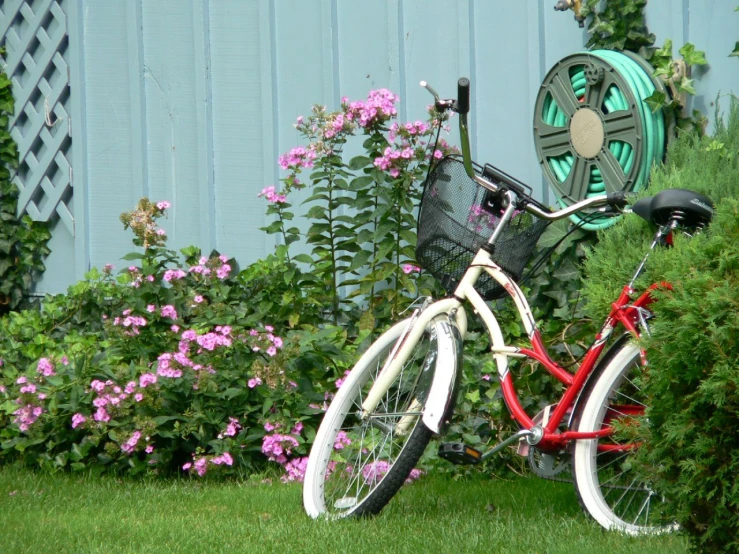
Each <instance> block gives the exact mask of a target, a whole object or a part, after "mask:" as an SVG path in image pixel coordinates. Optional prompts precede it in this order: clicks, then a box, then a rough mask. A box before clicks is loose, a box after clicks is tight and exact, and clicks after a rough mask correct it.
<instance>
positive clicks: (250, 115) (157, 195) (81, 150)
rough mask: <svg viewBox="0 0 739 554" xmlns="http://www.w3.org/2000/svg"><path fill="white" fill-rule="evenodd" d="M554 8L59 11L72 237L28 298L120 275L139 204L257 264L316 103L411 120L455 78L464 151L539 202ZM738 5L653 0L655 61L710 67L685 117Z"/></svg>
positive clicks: (733, 28)
mask: <svg viewBox="0 0 739 554" xmlns="http://www.w3.org/2000/svg"><path fill="white" fill-rule="evenodd" d="M14 3H17V0H14V2H12V3H10V4H7V5H8V6H10V5H11V4H13V5H14ZM553 5H554V0H542V1H539V2H533V1H530V0H529V1H526V2H523V1H520V2H499V1H496V2H492V1H489V0H385V1H375V2H366V1H365V0H300V1H297V0H177V1H161V0H106V1H105V2H101V1H99V0H75V1H74V2H67V4H66V6H67V11H68V13H67V20H68V26H69V36H70V60H71V62H70V63H71V64H72V65H71V67H70V78H71V83H72V85H71V90H72V97H73V111H74V113H73V114H72V122H71V124H72V129H73V165H74V217H75V234H74V236H71V235H69V234H67V235H64V234H63V231H64V229H62V228H61V227H62V226H57V227H58V229H55V232H54V238H53V239H52V250H53V251H52V254H51V256H50V257H49V259H48V260H47V265H48V267H49V271H48V272H47V274H46V275H45V276H44V278H43V280H42V282H41V284H40V286H39V290H41V291H51V292H55V291H60V290H63V289H64V288H65V287H66V286H68V285H69V284H70V283H71V282H72V281H73V280H75V279H77V278H80V277H82V274H83V273H84V271H85V270H86V269H87V268H89V267H90V266H101V265H103V264H105V263H113V264H116V265H118V266H121V265H123V262H121V261H120V258H121V256H122V255H124V254H125V253H126V252H128V251H129V250H130V247H131V242H130V233H124V232H123V230H122V226H121V224H120V223H119V221H118V216H119V214H120V213H121V212H123V211H125V210H130V209H131V208H132V207H133V206H134V205H135V203H136V202H137V200H138V199H139V198H140V197H141V196H144V195H147V196H150V197H151V198H152V199H156V200H159V199H167V200H170V201H171V202H172V203H173V209H172V210H171V213H170V216H169V219H168V220H166V221H165V222H164V228H165V229H166V231H167V233H168V235H169V237H170V239H171V245H172V246H174V247H178V248H179V247H183V246H186V245H190V244H196V245H198V246H200V247H201V248H202V249H203V250H204V251H206V252H207V251H210V250H211V249H217V250H219V251H220V252H222V253H226V254H229V255H233V256H236V257H237V259H238V260H239V261H240V262H241V265H242V266H243V265H246V264H248V263H251V262H253V261H255V260H257V259H259V258H261V257H264V256H265V255H267V254H268V253H270V252H272V251H273V249H274V247H275V240H276V238H275V237H273V236H268V235H266V234H264V233H263V232H261V231H259V228H260V227H262V226H264V225H265V224H267V223H268V222H267V221H266V219H265V215H264V211H265V203H264V200H262V199H260V198H257V194H258V193H259V191H260V190H261V189H262V188H263V187H265V186H268V185H271V184H276V183H277V181H278V179H279V178H280V175H281V171H280V169H279V168H278V167H277V164H276V158H277V156H278V155H279V154H280V153H282V152H284V151H286V150H289V149H290V148H292V147H293V146H295V145H296V144H298V142H299V137H298V135H297V132H296V131H295V129H294V128H293V123H294V121H295V118H296V117H297V116H299V115H304V114H306V113H308V111H309V110H310V107H311V105H312V104H323V105H326V106H327V107H328V108H329V109H335V108H336V107H338V105H339V102H340V98H341V97H342V96H348V97H349V98H351V99H361V98H364V97H365V96H366V94H367V92H368V91H369V90H371V89H376V88H381V87H385V88H389V89H391V90H393V91H395V92H397V93H398V94H399V95H400V97H401V102H400V105H399V111H400V115H401V119H403V120H406V119H408V120H415V119H420V118H423V117H424V116H425V108H426V106H427V105H428V104H429V103H430V101H431V98H430V97H429V96H428V94H427V93H426V92H425V91H424V90H423V89H421V88H420V87H419V86H418V82H419V81H420V80H422V79H423V80H426V81H428V82H430V83H432V84H433V85H434V86H435V87H436V88H437V90H439V92H440V93H441V94H442V95H445V96H452V95H454V94H455V93H456V80H457V78H458V77H459V76H462V75H465V76H470V77H471V78H472V87H473V88H472V92H473V102H474V104H473V113H472V118H471V128H472V133H473V137H472V139H473V141H472V147H473V152H474V153H475V154H476V156H477V157H478V158H479V159H481V160H483V161H490V162H492V163H494V164H496V165H498V166H500V167H501V168H502V169H505V170H506V171H508V172H510V173H512V174H514V175H516V176H518V177H519V178H521V179H522V180H524V181H526V182H528V183H529V184H531V185H532V187H533V188H534V190H535V192H536V194H537V196H539V197H540V198H543V199H544V200H548V191H547V189H546V186H545V184H544V181H543V178H542V175H541V172H540V170H539V166H538V160H537V159H536V154H535V151H534V143H533V137H532V119H533V107H534V103H535V100H536V95H537V92H538V90H539V87H540V84H541V81H542V79H543V77H544V75H545V74H546V72H547V71H548V70H549V68H550V67H551V66H552V65H553V64H554V63H556V62H557V61H558V60H560V59H561V58H562V57H564V56H566V55H568V54H571V53H574V52H578V51H581V50H583V48H584V44H585V42H586V41H587V34H586V32H585V30H583V29H580V28H579V27H578V26H577V24H576V23H575V22H574V21H573V19H572V14H571V13H566V14H561V13H558V12H555V11H554V10H553ZM735 5H736V1H735V0H679V1H677V0H650V2H649V4H648V6H647V18H648V24H649V27H650V29H651V30H652V31H653V32H654V33H655V34H656V35H657V41H658V44H662V42H663V41H664V40H665V39H666V38H668V37H669V38H672V39H673V41H674V43H675V45H676V47H679V46H680V45H681V44H683V43H684V42H685V41H690V42H693V43H694V44H695V45H696V47H697V48H698V49H701V50H705V51H706V52H707V57H708V59H709V61H710V63H711V66H710V67H709V68H708V69H707V71H703V72H701V73H700V74H697V75H695V76H694V77H696V88H697V90H698V95H697V97H696V98H695V99H694V100H693V106H692V107H695V108H697V109H699V110H701V111H703V112H704V113H710V112H712V110H713V106H712V103H713V101H714V100H715V98H716V95H717V94H718V92H719V91H721V92H723V93H726V92H729V91H732V90H733V91H734V92H735V93H736V92H737V91H739V62H737V60H736V59H732V58H728V54H729V52H730V51H731V49H732V48H733V45H734V41H736V39H737V38H739V35H737V29H739V14H737V13H734V11H733V10H734V7H735ZM0 23H3V24H5V23H7V22H3V21H0ZM2 28H5V27H3V26H2V25H0V29H2ZM8 48H9V49H12V44H9V45H8ZM9 54H10V52H9ZM452 136H453V137H454V136H455V131H454V130H453V133H452ZM350 153H353V152H351V151H350ZM308 194H309V193H308V192H307V191H304V192H303V193H301V194H298V195H296V198H294V199H293V200H294V201H295V200H297V202H295V203H296V204H299V202H300V200H301V199H302V198H305V197H307V195H308ZM297 209H298V210H299V209H300V208H299V207H297Z"/></svg>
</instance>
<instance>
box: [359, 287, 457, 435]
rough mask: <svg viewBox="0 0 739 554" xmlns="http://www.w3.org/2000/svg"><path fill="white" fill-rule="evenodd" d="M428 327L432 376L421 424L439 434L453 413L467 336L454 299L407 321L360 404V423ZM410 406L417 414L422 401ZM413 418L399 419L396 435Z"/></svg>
mask: <svg viewBox="0 0 739 554" xmlns="http://www.w3.org/2000/svg"><path fill="white" fill-rule="evenodd" d="M430 325H433V326H434V330H435V332H436V345H435V349H436V357H435V360H434V361H433V365H434V367H433V368H431V369H430V371H432V372H433V376H432V379H431V386H430V387H429V391H428V396H427V398H426V401H425V406H424V407H423V413H422V420H423V423H424V425H426V427H428V428H429V429H430V430H431V431H433V432H434V433H441V432H442V429H443V428H444V427H445V425H446V423H447V422H448V419H449V418H450V417H451V412H452V411H453V409H454V403H455V400H456V392H457V385H458V382H459V377H460V376H461V372H462V342H463V337H464V335H465V334H466V332H467V315H466V313H465V311H464V308H463V307H462V306H461V304H460V302H459V301H458V300H456V299H454V298H447V299H444V300H440V301H438V302H435V303H434V304H432V305H431V306H429V307H427V308H426V309H421V310H417V312H416V313H414V314H413V316H411V318H409V320H408V327H407V328H406V330H405V331H404V332H403V333H402V334H401V336H400V338H399V339H398V342H397V343H396V345H395V346H394V348H393V351H392V353H391V355H390V356H389V358H388V361H387V362H386V364H385V366H384V367H383V368H382V370H381V371H380V374H379V375H378V377H377V380H376V381H375V384H374V385H373V386H372V388H371V389H370V390H369V392H368V394H367V397H366V398H365V400H364V402H363V403H362V414H361V417H362V419H364V420H366V419H369V418H370V417H371V414H372V412H373V411H374V410H375V408H376V407H377V405H378V404H379V402H380V400H381V399H382V398H383V396H384V395H385V393H386V392H387V391H388V389H389V388H390V387H391V385H392V384H393V382H394V381H395V380H396V379H397V378H398V376H399V375H400V373H401V371H402V370H403V367H404V366H405V364H406V362H407V361H408V360H409V358H410V357H411V355H412V353H413V350H414V349H415V347H416V345H417V344H418V342H419V340H420V339H421V337H422V336H423V334H424V333H425V332H426V330H427V329H428V327H429V326H430ZM413 406H417V407H418V409H419V411H420V409H421V406H422V399H415V400H414V403H413V405H412V407H413ZM411 411H415V410H411ZM417 417H418V415H417V413H408V414H407V415H405V416H404V417H402V418H401V419H400V421H399V422H398V423H397V424H396V432H398V433H404V432H407V431H408V430H409V429H410V428H412V426H413V424H414V423H415V421H416V418H417Z"/></svg>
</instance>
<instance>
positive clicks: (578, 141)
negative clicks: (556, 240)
mask: <svg viewBox="0 0 739 554" xmlns="http://www.w3.org/2000/svg"><path fill="white" fill-rule="evenodd" d="M652 72H653V70H652V68H651V66H650V65H649V64H648V63H647V62H646V61H645V60H644V59H642V58H640V57H639V56H637V55H636V54H632V53H631V52H623V53H622V52H616V51H611V50H594V51H591V52H580V53H576V54H572V55H570V56H567V57H565V58H563V59H562V60H560V61H559V62H558V63H556V64H555V65H554V67H553V68H552V69H551V70H550V71H549V73H548V74H547V75H546V77H545V78H544V81H543V83H542V85H541V88H540V90H539V94H538V96H537V99H536V106H535V110H534V142H535V147H536V153H537V156H538V159H539V164H540V165H541V168H542V171H543V173H544V175H545V177H546V178H547V181H548V182H549V184H550V186H551V187H552V189H553V190H554V192H555V195H556V196H557V200H558V202H559V204H560V205H561V206H562V207H565V206H569V205H572V204H574V203H575V202H578V201H580V200H583V199H585V198H590V197H592V196H597V195H601V194H604V193H606V192H616V191H638V190H641V189H642V188H644V187H645V186H646V183H647V181H648V179H649V173H650V170H651V167H652V165H653V164H655V163H659V162H661V161H662V159H663V158H664V154H665V147H666V139H667V137H668V136H669V135H670V134H671V133H670V132H668V130H666V129H665V118H664V114H663V113H662V109H661V108H660V109H659V110H657V111H655V112H653V111H652V110H651V109H650V108H649V106H648V105H647V104H646V102H645V99H646V98H648V97H649V96H651V95H652V93H654V92H655V90H657V91H659V92H663V93H665V94H667V91H666V89H665V86H664V84H663V83H662V82H661V81H660V80H659V79H656V78H653V77H652ZM572 219H573V221H575V222H577V223H583V222H582V220H581V219H580V218H579V217H578V216H573V218H572ZM614 221H615V220H614V219H613V218H606V217H602V218H600V219H597V220H594V221H588V222H585V223H584V224H583V228H585V229H588V230H597V229H601V228H604V227H607V226H609V225H611V224H612V223H613V222H614Z"/></svg>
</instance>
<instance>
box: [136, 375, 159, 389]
mask: <svg viewBox="0 0 739 554" xmlns="http://www.w3.org/2000/svg"><path fill="white" fill-rule="evenodd" d="M156 382H157V376H156V375H154V374H153V373H144V374H143V375H142V376H141V377H139V386H140V387H141V388H142V389H145V388H146V387H147V386H149V385H153V384H154V383H156Z"/></svg>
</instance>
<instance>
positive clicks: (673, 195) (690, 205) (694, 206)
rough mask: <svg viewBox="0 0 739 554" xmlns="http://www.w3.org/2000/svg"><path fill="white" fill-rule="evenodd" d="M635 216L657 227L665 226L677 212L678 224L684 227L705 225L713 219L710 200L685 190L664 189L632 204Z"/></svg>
mask: <svg viewBox="0 0 739 554" xmlns="http://www.w3.org/2000/svg"><path fill="white" fill-rule="evenodd" d="M632 210H633V211H634V213H635V214H636V215H638V216H639V217H641V218H642V219H646V220H647V221H649V222H652V223H656V224H657V225H665V224H666V223H668V222H669V221H670V220H671V219H672V218H673V217H676V216H677V214H678V212H679V217H678V219H679V221H680V224H681V225H683V226H685V227H691V228H695V227H700V226H702V225H707V224H708V223H709V222H710V221H711V217H713V202H711V199H710V198H708V197H706V196H703V195H702V194H698V193H697V192H693V191H692V190H686V189H665V190H662V191H660V192H658V193H657V194H655V195H654V196H648V197H646V198H641V199H639V200H637V201H636V202H634V205H633V206H632Z"/></svg>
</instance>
